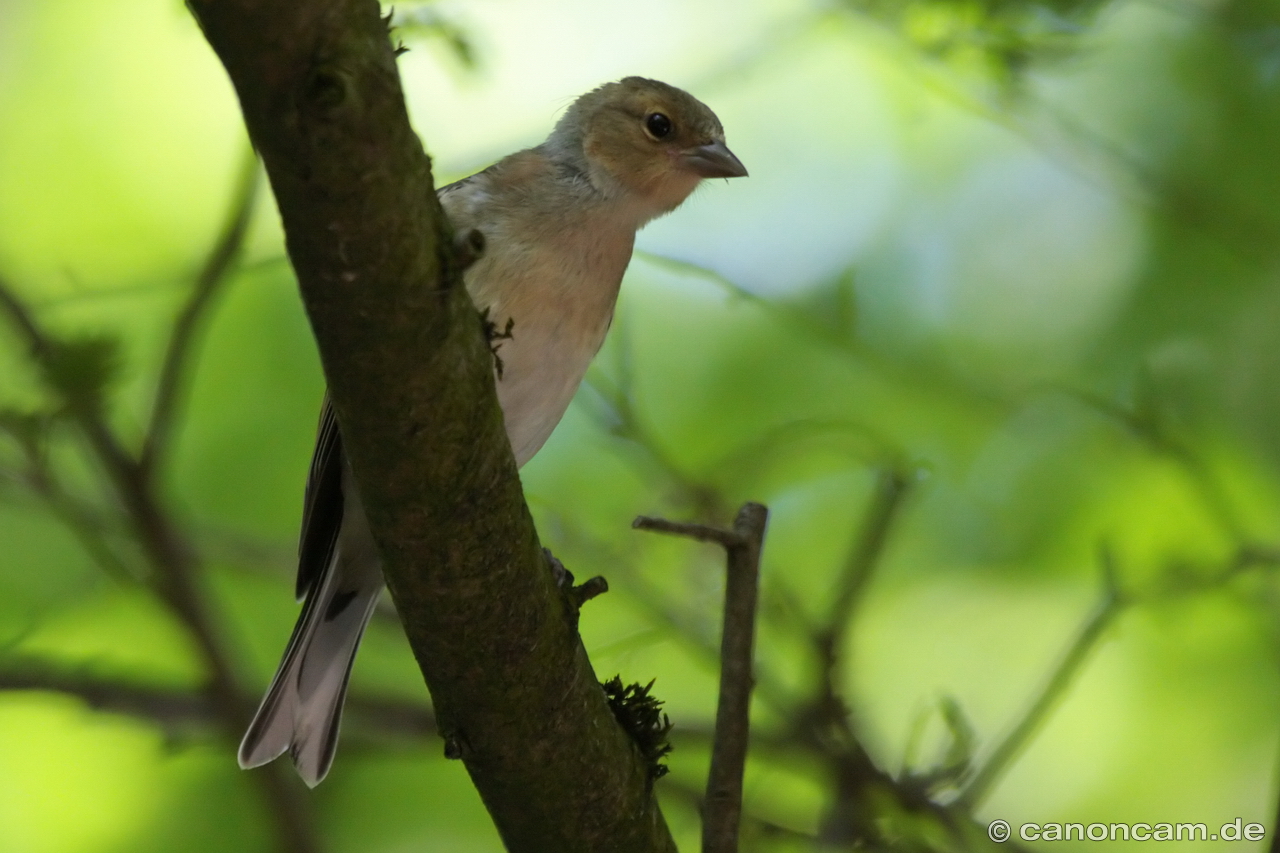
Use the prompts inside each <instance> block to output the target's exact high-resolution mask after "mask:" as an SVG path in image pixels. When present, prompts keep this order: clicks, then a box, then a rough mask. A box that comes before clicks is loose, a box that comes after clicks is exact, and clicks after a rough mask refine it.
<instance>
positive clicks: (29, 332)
mask: <svg viewBox="0 0 1280 853" xmlns="http://www.w3.org/2000/svg"><path fill="white" fill-rule="evenodd" d="M0 309H3V310H4V311H5V312H6V313H8V314H9V316H10V318H11V320H12V321H13V323H14V325H15V326H17V328H18V329H19V331H20V332H21V333H22V334H23V336H24V337H25V338H26V339H27V343H28V344H29V345H30V347H31V352H32V357H33V358H34V359H35V361H36V362H37V363H39V364H40V365H41V367H42V368H44V369H45V371H46V373H48V371H49V369H50V367H51V362H50V360H51V358H52V357H53V356H54V354H55V345H54V339H53V338H51V337H50V336H49V335H48V334H47V333H46V332H45V331H44V330H43V329H42V328H41V327H40V325H39V323H38V322H37V321H36V319H35V317H34V316H33V315H32V313H31V312H30V311H29V310H28V309H27V307H26V306H25V305H24V304H23V302H22V301H21V300H20V299H19V298H18V297H17V295H16V294H15V293H14V292H13V290H12V289H11V288H10V287H9V286H8V284H7V282H5V281H4V280H3V279H0ZM65 403H66V405H67V412H68V414H69V415H70V416H71V418H72V419H73V420H74V421H75V423H76V425H77V426H78V427H79V428H80V431H81V433H82V434H83V436H84V438H85V441H86V442H87V443H88V445H89V447H90V449H91V450H92V451H93V453H94V455H95V456H96V457H97V461H98V463H99V464H100V465H101V466H102V469H103V471H104V473H105V474H106V476H107V479H108V480H109V481H110V483H111V485H112V487H113V488H114V489H115V492H116V495H117V497H118V499H119V500H120V502H121V504H123V506H124V508H125V510H126V512H127V514H128V517H129V519H130V521H131V523H132V525H133V527H134V535H135V536H136V538H137V540H138V543H139V545H140V546H141V548H142V552H143V555H144V557H145V558H146V560H147V563H148V564H149V568H150V585H151V589H152V591H153V592H154V593H155V595H156V596H157V597H158V598H159V599H160V600H161V601H162V602H164V604H165V605H166V606H167V607H168V608H169V609H170V610H171V611H172V612H173V613H174V615H175V616H176V617H177V618H178V619H180V620H181V621H182V623H183V624H184V625H185V626H186V628H187V630H188V631H189V632H190V633H191V635H192V637H193V639H194V640H195V644H196V647H197V648H198V649H199V651H200V653H201V656H202V657H203V659H204V665H205V667H206V669H207V670H208V676H209V685H208V691H209V697H210V701H212V702H213V703H214V705H215V707H216V708H217V711H218V718H219V723H220V725H221V727H222V730H223V732H224V734H225V736H226V737H227V738H228V739H229V740H233V741H234V740H235V739H237V738H238V736H239V734H240V728H241V726H242V725H243V724H244V720H245V719H246V718H247V717H248V713H249V711H250V710H251V707H252V706H251V705H250V700H249V699H248V698H247V696H246V694H245V692H244V691H243V690H242V689H241V687H240V680H239V678H238V677H237V675H236V673H235V670H234V667H233V665H232V661H233V660H234V657H233V656H232V655H231V653H230V652H229V651H228V650H227V648H226V644H225V642H224V640H223V638H222V635H221V633H220V631H219V630H218V628H217V619H216V618H215V617H214V614H213V612H212V608H211V607H210V606H209V603H208V601H207V596H205V595H204V594H203V593H202V591H201V590H200V588H199V587H200V583H199V580H198V574H199V572H198V564H197V560H196V556H195V552H194V550H193V548H192V547H191V545H190V543H189V542H188V541H187V540H186V539H185V538H184V537H183V535H182V534H181V533H180V531H179V530H178V528H177V526H176V525H175V523H174V522H173V521H172V519H171V518H170V517H169V516H168V514H167V513H166V512H165V510H164V508H163V506H162V505H161V503H160V500H159V498H158V496H157V495H156V493H155V486H154V483H153V481H152V480H151V479H150V478H149V477H148V476H147V474H146V472H145V471H144V470H143V467H142V465H141V462H140V460H139V459H137V458H135V457H134V456H133V455H132V454H130V452H129V451H128V449H127V448H126V447H125V446H124V444H123V443H122V442H121V441H120V439H119V437H118V436H117V435H116V433H115V432H114V431H113V430H112V429H111V427H110V426H109V425H108V424H107V421H106V419H105V415H104V413H103V412H102V410H101V408H100V407H99V406H98V405H97V404H96V402H95V401H94V400H92V399H87V398H86V399H77V398H74V397H70V396H68V397H67V399H66V400H65ZM254 777H255V779H256V781H257V782H258V784H260V785H262V786H263V789H264V793H265V794H266V796H267V799H268V802H269V806H268V810H269V812H270V813H271V815H272V816H273V818H274V820H275V823H276V830H277V841H278V844H279V847H280V849H281V850H283V851H288V853H314V851H316V850H319V849H320V847H319V842H318V841H317V839H316V837H315V830H314V823H313V821H311V820H310V818H309V816H308V814H307V809H306V806H305V804H304V803H303V801H302V800H301V798H300V796H299V790H298V787H297V784H296V783H294V782H292V781H291V780H289V779H287V778H286V777H285V776H284V775H283V772H282V771H280V770H278V769H276V768H272V769H270V770H268V772H265V773H259V774H254Z"/></svg>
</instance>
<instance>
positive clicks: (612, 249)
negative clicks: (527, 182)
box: [466, 215, 635, 465]
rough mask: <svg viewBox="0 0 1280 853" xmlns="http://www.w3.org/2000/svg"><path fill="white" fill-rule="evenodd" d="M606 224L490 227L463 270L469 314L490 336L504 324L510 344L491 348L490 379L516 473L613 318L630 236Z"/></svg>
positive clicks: (545, 221)
mask: <svg viewBox="0 0 1280 853" xmlns="http://www.w3.org/2000/svg"><path fill="white" fill-rule="evenodd" d="M575 220H577V221H575ZM607 220H608V217H606V216H603V215H602V216H599V217H591V216H585V217H581V218H579V217H574V218H573V219H566V218H555V217H545V218H540V220H539V221H538V222H537V224H536V226H535V227H534V228H532V229H530V228H527V227H523V224H520V225H517V226H515V227H513V225H512V224H511V223H510V222H501V221H498V222H491V223H490V224H489V231H490V233H486V234H485V237H486V252H485V255H484V256H483V257H482V258H481V259H480V260H479V261H478V262H477V263H476V264H475V265H474V266H472V267H471V269H469V270H468V271H467V275H466V282H467V290H468V292H469V293H470V294H471V297H472V299H473V301H475V303H476V307H477V308H479V309H480V310H482V311H483V310H487V311H488V319H489V321H490V322H492V323H493V324H494V326H495V327H496V329H497V330H498V331H499V332H501V331H503V330H504V329H505V328H506V326H507V321H508V320H511V321H512V326H511V337H510V338H509V339H504V340H495V341H494V342H493V345H494V346H495V347H496V358H495V363H494V372H495V379H496V380H497V389H498V402H499V403H500V404H501V405H502V413H503V418H504V420H505V423H506V428H507V437H508V438H509V439H510V441H511V448H512V450H513V451H514V453H515V457H516V463H517V464H518V465H524V463H525V462H527V461H528V460H529V459H530V458H531V457H532V456H533V455H534V454H535V453H537V451H538V450H539V449H540V448H541V447H542V445H543V443H545V442H546V440H547V438H548V437H549V436H550V435H551V431H552V430H553V429H555V426H556V424H558V423H559V422H560V418H561V417H562V416H563V415H564V413H565V410H566V409H567V408H568V407H569V403H570V401H571V400H572V399H573V395H574V393H575V392H576V391H577V389H578V385H579V383H581V381H582V377H583V376H584V375H585V374H586V372H587V367H588V365H590V363H591V359H592V358H593V357H594V356H595V354H596V353H597V352H598V351H599V349H600V345H601V344H602V343H603V342H604V336H605V333H606V332H607V331H608V329H609V323H610V322H611V320H612V319H613V309H614V305H615V303H616V302H617V298H618V287H619V285H620V284H621V282H622V275H623V273H624V272H625V271H626V268H627V263H628V261H629V260H630V258H631V249H632V244H633V242H634V235H635V232H634V226H631V227H627V226H626V225H616V224H614V223H610V222H608V221H607ZM481 228H482V230H483V229H484V226H483V225H481ZM499 362H500V365H499Z"/></svg>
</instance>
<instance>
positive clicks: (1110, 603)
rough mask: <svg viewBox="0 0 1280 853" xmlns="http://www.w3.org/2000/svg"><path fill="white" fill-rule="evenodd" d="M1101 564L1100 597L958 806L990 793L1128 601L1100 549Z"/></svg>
mask: <svg viewBox="0 0 1280 853" xmlns="http://www.w3.org/2000/svg"><path fill="white" fill-rule="evenodd" d="M1099 561H1100V563H1101V565H1102V575H1103V588H1102V597H1101V599H1100V600H1099V601H1098V603H1097V605H1095V607H1094V608H1093V612H1092V613H1090V614H1089V616H1088V618H1087V619H1085V621H1084V624H1083V625H1081V626H1080V630H1079V632H1078V633H1077V634H1076V637H1075V639H1074V640H1072V641H1071V645H1070V646H1068V647H1067V650H1066V653H1065V654H1063V656H1062V659H1061V660H1060V661H1059V662H1058V665H1057V666H1056V667H1054V669H1053V672H1052V673H1050V675H1049V678H1048V680H1047V681H1046V682H1045V684H1044V686H1043V687H1042V688H1041V689H1040V693H1039V694H1038V695H1037V696H1036V697H1035V699H1034V700H1032V702H1031V705H1030V707H1028V708H1027V711H1026V713H1025V714H1023V715H1022V719H1020V720H1019V721H1018V722H1017V724H1016V725H1014V727H1013V729H1012V731H1010V732H1009V734H1007V735H1006V736H1005V738H1004V740H1002V741H1000V743H999V744H998V745H997V746H996V748H995V749H994V750H992V752H991V755H990V756H989V757H988V758H987V760H986V763H984V764H983V765H982V767H981V768H979V769H978V771H977V772H976V773H974V775H973V778H972V779H970V780H969V784H968V785H966V786H965V789H964V791H963V792H962V793H961V794H960V797H959V799H958V800H957V805H958V806H960V807H962V808H968V809H972V808H973V807H975V806H977V805H978V804H979V803H981V802H982V801H983V799H985V798H986V796H987V795H988V794H989V793H991V789H992V787H993V786H994V784H995V782H996V781H997V780H998V779H999V778H1000V777H1001V776H1002V775H1003V774H1004V772H1005V770H1006V769H1008V767H1009V765H1010V763H1011V762H1012V761H1013V760H1014V759H1015V758H1017V756H1018V754H1019V753H1020V752H1021V751H1022V750H1023V748H1025V747H1026V745H1027V743H1028V742H1029V741H1030V740H1031V737H1032V735H1034V734H1035V732H1036V730H1037V729H1039V728H1040V726H1041V724H1042V723H1044V721H1045V719H1046V718H1047V717H1048V716H1049V713H1050V712H1051V711H1052V710H1053V708H1054V706H1056V705H1057V704H1058V702H1059V701H1061V699H1062V698H1063V696H1065V695H1066V693H1067V691H1068V690H1069V689H1070V687H1071V684H1072V683H1073V682H1074V681H1075V679H1076V676H1078V675H1079V674H1080V670H1081V669H1082V668H1083V666H1084V663H1085V661H1086V660H1087V659H1088V657H1089V654H1090V653H1091V652H1092V651H1093V650H1094V648H1095V647H1096V646H1097V645H1098V641H1099V640H1101V639H1102V636H1103V634H1104V633H1105V632H1106V630H1107V628H1109V627H1110V626H1111V624H1112V623H1113V622H1114V621H1115V618H1116V617H1117V616H1119V615H1120V613H1121V611H1123V610H1124V608H1125V607H1127V606H1128V605H1129V604H1130V603H1131V602H1132V599H1130V598H1129V597H1128V596H1126V595H1125V594H1124V593H1123V592H1122V591H1121V590H1120V587H1119V584H1118V581H1117V579H1116V572H1115V564H1114V561H1113V558H1112V556H1111V553H1110V551H1108V550H1107V549H1106V548H1103V549H1102V550H1101V552H1100V554H1099Z"/></svg>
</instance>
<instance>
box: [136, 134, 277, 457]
mask: <svg viewBox="0 0 1280 853" xmlns="http://www.w3.org/2000/svg"><path fill="white" fill-rule="evenodd" d="M243 159H244V162H243V163H242V164H241V166H240V177H239V179H238V180H237V182H236V189H235V192H234V194H233V196H232V200H231V207H230V209H229V210H228V211H227V220H226V223H225V224H224V225H223V228H222V233H221V234H220V235H219V236H218V240H217V242H215V243H214V246H213V249H212V251H210V253H209V257H208V258H207V259H206V260H205V262H204V266H203V268H201V270H200V274H199V275H198V276H196V280H195V284H194V286H193V287H192V289H191V295H190V296H188V297H187V301H186V304H184V305H183V306H182V310H181V311H180V312H179V313H178V317H177V319H176V320H175V321H174V324H173V329H172V331H171V332H170V334H169V346H168V348H167V349H166V350H165V354H164V363H163V365H162V366H161V368H160V380H159V383H158V385H157V386H156V393H155V399H154V402H153V404H152V410H151V424H150V426H149V427H148V428H147V436H146V439H145V440H144V442H143V445H142V453H141V456H140V463H141V465H142V469H143V470H144V471H145V472H147V473H148V474H149V473H150V472H151V471H152V469H153V468H154V467H155V463H156V460H157V459H158V458H162V457H163V456H164V452H165V450H166V448H167V446H168V442H169V439H170V436H171V433H172V432H173V425H174V415H175V414H176V412H177V409H178V404H179V402H180V399H179V398H180V397H181V395H182V387H181V384H182V381H183V380H184V379H185V378H186V376H187V374H188V372H189V370H188V364H189V361H190V359H191V358H192V355H193V352H194V346H193V345H194V343H195V339H196V332H197V331H198V330H199V326H200V321H201V320H202V319H203V318H204V315H205V314H206V313H207V312H208V310H209V308H210V307H211V306H212V304H213V300H214V297H215V296H217V295H218V292H219V291H220V290H221V289H222V287H223V285H224V284H225V283H226V282H227V281H228V279H229V278H230V272H231V269H232V267H233V265H234V264H235V261H236V259H237V258H238V257H239V255H240V249H241V247H242V246H243V244H244V239H245V235H246V234H247V233H248V231H249V220H250V216H251V215H252V214H253V205H254V202H255V201H256V199H257V197H258V184H259V182H260V181H259V174H258V173H259V169H258V156H257V155H256V154H255V153H254V152H253V151H252V149H250V150H248V151H247V152H246V153H245V155H244V158H243Z"/></svg>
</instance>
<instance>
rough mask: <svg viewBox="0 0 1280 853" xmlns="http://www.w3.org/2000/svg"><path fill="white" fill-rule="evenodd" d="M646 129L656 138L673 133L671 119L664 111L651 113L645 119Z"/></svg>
mask: <svg viewBox="0 0 1280 853" xmlns="http://www.w3.org/2000/svg"><path fill="white" fill-rule="evenodd" d="M644 129H645V130H647V131H648V132H649V135H650V136H652V137H653V138H654V139H662V138H664V137H666V136H667V134H669V133H671V119H669V118H667V117H666V116H664V115H663V114H662V113H649V115H647V116H645V119H644Z"/></svg>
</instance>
